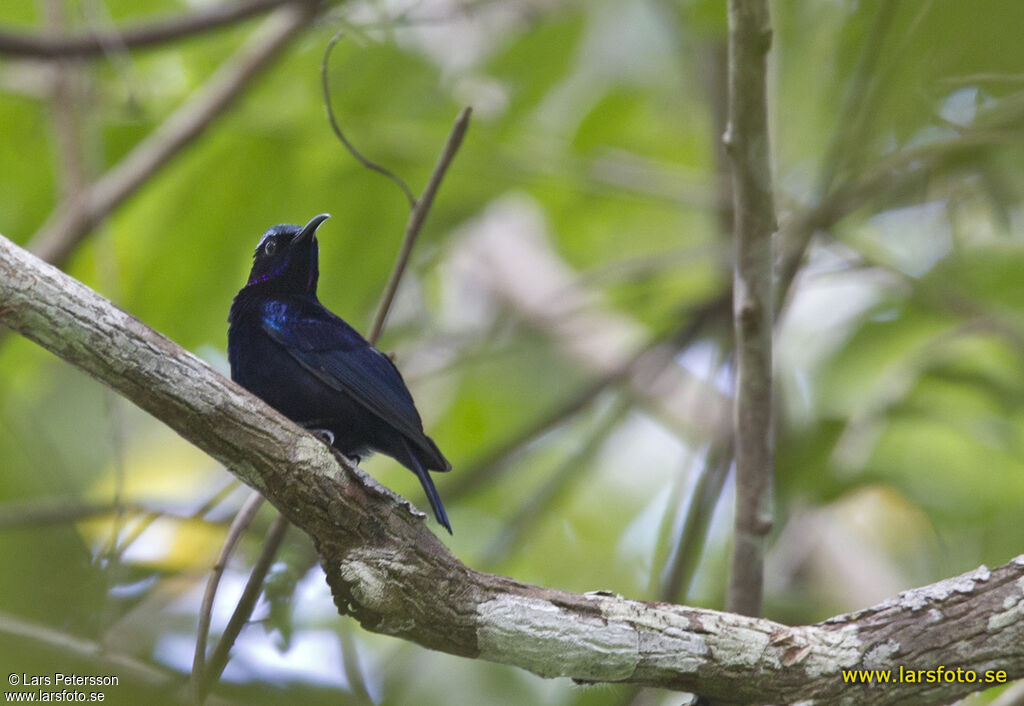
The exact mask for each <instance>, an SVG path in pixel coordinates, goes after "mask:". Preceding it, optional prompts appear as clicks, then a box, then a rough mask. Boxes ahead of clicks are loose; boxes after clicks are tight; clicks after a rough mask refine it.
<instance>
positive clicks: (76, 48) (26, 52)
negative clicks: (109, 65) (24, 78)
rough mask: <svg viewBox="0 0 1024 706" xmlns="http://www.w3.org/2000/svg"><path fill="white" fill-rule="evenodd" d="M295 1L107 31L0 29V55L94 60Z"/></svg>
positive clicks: (237, 5)
mask: <svg viewBox="0 0 1024 706" xmlns="http://www.w3.org/2000/svg"><path fill="white" fill-rule="evenodd" d="M288 2H296V0H247V1H246V2H230V3H224V4H220V5H214V6H212V7H206V8H202V9H199V10H196V11H195V12H192V13H190V14H187V15H183V16H181V17H173V18H164V19H158V20H150V21H147V22H145V23H144V24H139V25H137V26H135V27H124V28H122V29H119V30H117V31H116V32H111V33H107V34H103V33H99V32H93V33H90V34H83V35H75V36H59V35H57V36H55V35H35V34H22V33H18V32H12V31H10V30H4V29H0V54H6V55H7V56H19V57H25V58H32V59H64V58H69V57H81V58H90V59H94V58H97V57H100V56H102V55H103V54H104V53H105V52H106V51H107V48H108V47H112V46H114V47H125V48H128V49H135V48H141V47H152V46H156V45H158V44H163V43H166V42H172V41H174V40H175V39H180V38H182V37H187V36H190V35H193V34H199V33H201V32H208V31H210V30H214V29H220V28H221V27H226V26H228V25H231V24H235V23H236V22H241V21H242V20H247V19H249V18H250V17H254V16H256V15H259V14H262V13H264V12H268V11H269V10H272V9H274V8H275V7H277V6H278V5H284V4H285V3H288Z"/></svg>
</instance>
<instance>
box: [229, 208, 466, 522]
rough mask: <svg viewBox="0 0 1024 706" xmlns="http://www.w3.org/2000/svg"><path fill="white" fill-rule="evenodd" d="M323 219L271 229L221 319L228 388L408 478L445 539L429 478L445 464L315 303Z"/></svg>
mask: <svg viewBox="0 0 1024 706" xmlns="http://www.w3.org/2000/svg"><path fill="white" fill-rule="evenodd" d="M327 218H328V216H327V215H326V214H323V215H319V216H317V217H315V218H314V219H313V220H311V221H310V222H309V223H307V224H306V225H305V226H297V225H278V226H274V227H273V228H271V229H270V230H268V231H267V232H266V233H265V234H264V235H263V238H262V240H260V243H259V245H258V246H257V247H256V252H255V254H254V256H253V265H252V272H251V273H250V275H249V282H248V283H247V284H246V285H245V287H243V288H242V289H241V291H239V292H238V294H237V295H236V296H235V301H234V303H233V304H232V305H231V315H230V316H229V317H228V321H230V323H231V325H230V327H229V328H228V360H229V361H230V362H231V379H232V380H234V381H235V382H237V383H238V384H240V385H241V386H242V387H244V388H246V389H247V390H249V391H250V392H252V393H254V394H255V395H257V396H258V397H261V398H262V399H263V400H264V401H265V402H267V403H268V404H270V405H271V406H272V407H274V408H275V409H277V410H278V411H279V412H281V413H282V414H284V415H285V416H287V417H289V418H290V419H292V420H294V421H296V422H298V423H299V424H302V425H303V426H305V427H307V428H309V429H319V430H326V431H328V432H329V433H330V434H331V435H333V442H332V444H333V446H334V447H335V448H337V449H338V450H339V451H341V452H342V453H343V454H345V455H346V456H354V457H356V458H358V457H360V456H363V455H365V454H366V453H367V452H368V451H379V452H381V453H384V454H387V455H388V456H391V457H393V458H394V459H396V460H397V461H398V462H399V463H401V464H402V465H404V466H406V467H407V468H409V469H411V470H412V471H413V472H414V473H415V474H416V476H417V477H418V478H419V480H420V483H422V485H423V490H424V491H426V493H427V498H428V499H429V500H430V506H431V507H432V508H433V510H434V516H435V517H437V521H438V522H440V523H441V524H442V525H443V526H444V527H445V529H447V530H448V531H449V532H451V531H452V528H451V525H450V524H449V522H448V515H447V513H445V510H444V506H443V505H442V504H441V498H440V496H439V495H438V493H437V489H436V488H435V487H434V482H433V481H432V480H431V478H430V474H429V472H428V471H432V470H433V471H447V470H450V469H451V464H449V463H448V461H447V459H445V457H444V455H443V454H442V453H441V451H440V450H439V449H438V448H437V446H436V445H435V444H434V442H433V440H432V439H431V438H430V437H429V436H427V435H426V434H424V433H423V422H422V421H421V420H420V415H419V412H417V411H416V406H415V404H414V403H413V400H412V396H411V395H410V394H409V390H408V389H407V388H406V386H405V382H404V381H403V380H402V375H401V374H400V373H399V372H398V369H397V368H396V367H395V366H394V364H393V363H392V362H391V359H390V358H388V357H387V356H386V355H384V354H383V353H381V352H380V351H378V350H377V349H376V348H374V347H373V346H372V345H370V343H369V342H368V341H367V340H366V339H365V338H363V337H362V336H361V335H359V333H358V332H357V331H356V330H355V329H354V328H352V327H351V326H349V325H348V324H347V323H345V321H343V320H342V319H341V318H339V317H338V316H335V315H334V314H333V313H331V312H330V311H329V310H328V309H326V308H325V307H324V306H323V305H322V304H321V303H320V301H319V300H318V299H317V297H316V285H317V279H318V277H319V262H318V260H319V247H318V244H317V240H316V229H317V228H318V227H319V226H320V224H321V223H323V222H324V221H325V220H327Z"/></svg>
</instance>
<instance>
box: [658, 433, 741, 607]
mask: <svg viewBox="0 0 1024 706" xmlns="http://www.w3.org/2000/svg"><path fill="white" fill-rule="evenodd" d="M732 460H733V444H732V438H731V437H730V438H727V439H715V440H713V441H712V442H711V446H710V448H709V449H708V452H707V454H705V456H704V460H703V463H702V466H701V468H700V471H699V475H698V476H697V481H696V483H694V484H693V491H692V492H691V493H690V502H689V504H688V505H687V507H686V511H685V513H684V514H683V516H682V521H681V522H679V523H678V529H676V531H675V538H676V539H675V542H674V543H673V545H672V549H671V551H670V552H669V556H668V559H667V560H666V561H665V566H664V568H663V570H662V572H661V576H660V577H659V579H660V580H659V583H660V584H661V586H660V588H659V589H658V599H659V600H662V601H667V602H669V603H685V602H686V600H687V598H688V595H689V590H690V584H691V583H692V581H693V576H694V574H695V573H696V572H697V564H698V560H699V559H700V557H701V552H702V551H703V549H704V542H705V539H706V538H707V535H708V528H709V527H710V525H711V518H712V517H713V516H714V512H715V506H716V505H718V500H719V498H720V497H721V495H722V488H723V487H724V486H725V479H726V477H727V476H728V475H729V467H730V465H732Z"/></svg>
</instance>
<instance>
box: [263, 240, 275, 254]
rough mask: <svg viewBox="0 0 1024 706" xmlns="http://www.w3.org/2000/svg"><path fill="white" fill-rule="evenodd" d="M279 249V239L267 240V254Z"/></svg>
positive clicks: (265, 246)
mask: <svg viewBox="0 0 1024 706" xmlns="http://www.w3.org/2000/svg"><path fill="white" fill-rule="evenodd" d="M276 250H277V241H276V240H274V239H273V238H271V239H269V240H268V241H267V244H266V245H264V246H263V252H264V253H266V254H267V255H273V254H274V251H276Z"/></svg>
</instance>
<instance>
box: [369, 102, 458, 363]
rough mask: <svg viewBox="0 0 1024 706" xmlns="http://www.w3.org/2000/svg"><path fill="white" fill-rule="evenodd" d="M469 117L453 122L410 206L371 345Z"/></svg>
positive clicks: (376, 336)
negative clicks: (425, 181) (442, 147)
mask: <svg viewBox="0 0 1024 706" xmlns="http://www.w3.org/2000/svg"><path fill="white" fill-rule="evenodd" d="M472 113H473V109H472V108H470V107H469V106H466V107H465V108H463V109H462V112H461V113H459V117H457V118H456V119H455V124H454V125H452V130H451V132H450V133H449V134H448V141H447V142H446V143H445V145H444V150H442V151H441V156H440V157H438V160H437V164H436V165H434V171H433V172H432V173H431V175H430V180H429V181H427V187H426V188H425V189H424V190H423V195H422V196H420V197H419V199H417V200H416V201H414V202H413V207H412V213H411V214H409V222H408V224H407V225H406V226H405V239H404V240H403V241H402V248H401V249H400V250H399V251H398V259H397V260H395V267H394V269H393V270H391V277H390V278H389V279H388V284H387V286H386V287H385V288H384V296H383V297H382V298H381V301H380V306H379V307H378V309H377V318H375V319H374V321H373V327H372V328H371V329H370V335H369V336H367V340H368V341H370V343H376V342H377V339H378V338H379V337H380V334H381V332H383V330H384V323H385V321H387V318H388V313H390V311H391V304H392V302H394V300H395V294H396V293H397V292H398V285H399V283H400V282H401V281H402V275H403V274H405V268H406V266H407V265H408V264H409V255H410V254H412V249H413V246H414V245H416V238H417V237H418V236H419V234H420V229H421V228H422V227H423V221H425V220H426V218H427V214H428V213H429V212H430V206H431V205H432V204H433V203H434V196H435V195H436V194H437V189H438V187H440V186H441V180H442V179H444V175H445V173H446V172H447V171H448V167H449V166H450V165H451V163H452V160H453V159H454V158H455V153H456V152H458V151H459V145H461V144H462V138H463V137H465V136H466V129H467V128H469V117H470V115H471V114H472Z"/></svg>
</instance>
